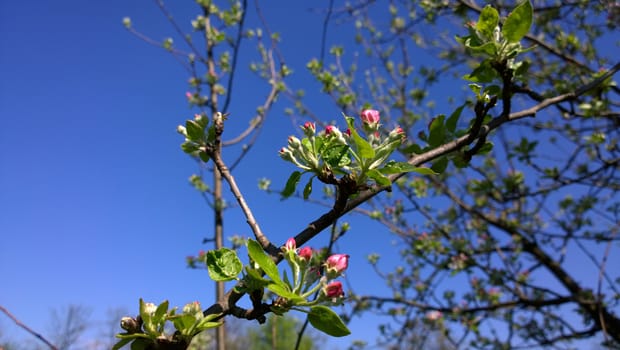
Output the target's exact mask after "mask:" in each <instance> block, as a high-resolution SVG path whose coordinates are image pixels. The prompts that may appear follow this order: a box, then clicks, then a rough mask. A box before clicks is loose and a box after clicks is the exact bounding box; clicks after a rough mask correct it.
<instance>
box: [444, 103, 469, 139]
mask: <svg viewBox="0 0 620 350" xmlns="http://www.w3.org/2000/svg"><path fill="white" fill-rule="evenodd" d="M463 108H465V104H463V105H461V106H460V107H459V108H457V109H455V110H454V112H452V114H450V117H448V120H446V130H448V131H449V132H454V130H456V124H457V123H458V121H459V118H460V117H461V112H463Z"/></svg>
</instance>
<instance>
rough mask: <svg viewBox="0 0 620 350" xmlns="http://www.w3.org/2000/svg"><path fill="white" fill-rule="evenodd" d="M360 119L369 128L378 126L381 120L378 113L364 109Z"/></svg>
mask: <svg viewBox="0 0 620 350" xmlns="http://www.w3.org/2000/svg"><path fill="white" fill-rule="evenodd" d="M360 118H361V119H362V122H363V123H364V124H367V125H369V126H375V125H377V124H379V121H380V120H381V118H380V117H379V111H377V110H374V109H365V110H363V111H362V113H361V115H360Z"/></svg>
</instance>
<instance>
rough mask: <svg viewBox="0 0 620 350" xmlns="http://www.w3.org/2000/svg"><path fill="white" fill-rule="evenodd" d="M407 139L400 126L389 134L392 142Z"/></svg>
mask: <svg viewBox="0 0 620 350" xmlns="http://www.w3.org/2000/svg"><path fill="white" fill-rule="evenodd" d="M405 137H406V136H405V131H404V130H403V129H402V128H401V127H400V126H397V127H395V128H394V130H392V131H390V133H389V134H388V139H389V140H390V141H396V140H404V139H405Z"/></svg>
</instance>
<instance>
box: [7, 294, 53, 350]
mask: <svg viewBox="0 0 620 350" xmlns="http://www.w3.org/2000/svg"><path fill="white" fill-rule="evenodd" d="M0 311H2V312H3V313H4V314H5V315H7V316H8V317H9V318H10V319H11V320H13V322H15V324H16V325H18V326H19V327H21V328H23V329H24V330H25V331H26V332H28V333H30V334H32V335H33V336H35V337H36V338H37V339H39V340H40V341H42V342H43V343H45V345H47V346H48V347H49V348H50V349H52V350H58V348H57V347H56V346H54V344H52V343H51V342H50V341H49V340H47V339H45V337H43V336H42V335H41V334H39V333H37V332H35V331H34V330H32V328H30V327H28V326H27V325H25V324H24V323H22V322H21V321H20V320H18V319H17V317H15V316H13V314H12V313H10V312H9V310H7V309H6V308H5V307H4V306H2V305H0Z"/></svg>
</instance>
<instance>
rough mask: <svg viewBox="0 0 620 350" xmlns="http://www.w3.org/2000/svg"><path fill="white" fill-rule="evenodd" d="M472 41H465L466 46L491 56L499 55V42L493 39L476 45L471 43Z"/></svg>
mask: <svg viewBox="0 0 620 350" xmlns="http://www.w3.org/2000/svg"><path fill="white" fill-rule="evenodd" d="M470 43H471V42H470V41H467V42H465V46H467V48H469V49H470V50H471V51H473V52H475V53H485V54H487V55H489V56H495V55H497V45H498V44H497V43H495V42H493V41H489V42H488V43H484V44H482V45H478V46H474V45H471V44H470Z"/></svg>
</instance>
